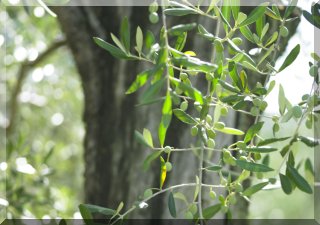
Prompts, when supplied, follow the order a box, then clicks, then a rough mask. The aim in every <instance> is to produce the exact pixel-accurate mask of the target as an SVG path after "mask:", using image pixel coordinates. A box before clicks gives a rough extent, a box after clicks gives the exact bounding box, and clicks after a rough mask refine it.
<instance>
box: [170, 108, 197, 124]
mask: <svg viewBox="0 0 320 225" xmlns="http://www.w3.org/2000/svg"><path fill="white" fill-rule="evenodd" d="M173 113H174V115H175V116H176V117H177V118H178V119H179V120H180V121H182V122H184V123H187V124H191V125H195V124H197V121H196V120H195V119H193V118H192V117H191V116H190V115H189V114H187V113H185V112H184V111H183V110H181V109H174V110H173Z"/></svg>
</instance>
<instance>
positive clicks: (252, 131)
mask: <svg viewBox="0 0 320 225" xmlns="http://www.w3.org/2000/svg"><path fill="white" fill-rule="evenodd" d="M263 124H264V122H258V123H256V124H254V125H252V126H251V127H250V128H249V129H248V131H247V133H246V136H245V137H244V142H245V143H247V142H249V141H251V139H252V138H254V136H255V135H256V134H257V133H259V131H260V130H261V128H262V126H263Z"/></svg>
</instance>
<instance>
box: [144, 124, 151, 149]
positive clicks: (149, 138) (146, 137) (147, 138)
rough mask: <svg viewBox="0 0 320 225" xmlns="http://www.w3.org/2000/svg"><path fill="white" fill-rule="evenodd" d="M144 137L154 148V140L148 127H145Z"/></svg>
mask: <svg viewBox="0 0 320 225" xmlns="http://www.w3.org/2000/svg"><path fill="white" fill-rule="evenodd" d="M143 137H144V140H145V141H146V142H147V143H148V145H149V146H150V147H151V148H153V141H152V135H151V132H150V131H149V130H148V129H146V128H144V129H143Z"/></svg>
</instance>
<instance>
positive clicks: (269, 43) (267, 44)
mask: <svg viewBox="0 0 320 225" xmlns="http://www.w3.org/2000/svg"><path fill="white" fill-rule="evenodd" d="M277 38H278V31H276V32H274V33H273V34H272V36H271V37H270V38H269V39H268V40H267V43H266V46H265V47H268V46H269V45H271V44H272V43H273V42H275V41H276V40H277Z"/></svg>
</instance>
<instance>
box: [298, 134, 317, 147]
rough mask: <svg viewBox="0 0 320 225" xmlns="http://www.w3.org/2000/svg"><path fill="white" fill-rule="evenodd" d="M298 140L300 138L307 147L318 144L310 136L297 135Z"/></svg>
mask: <svg viewBox="0 0 320 225" xmlns="http://www.w3.org/2000/svg"><path fill="white" fill-rule="evenodd" d="M298 140H300V141H301V142H302V143H304V144H305V145H307V146H308V147H315V146H317V145H319V141H318V140H316V139H314V138H312V137H304V136H298Z"/></svg>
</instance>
